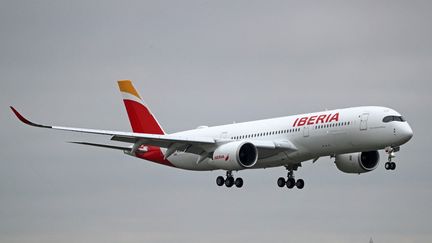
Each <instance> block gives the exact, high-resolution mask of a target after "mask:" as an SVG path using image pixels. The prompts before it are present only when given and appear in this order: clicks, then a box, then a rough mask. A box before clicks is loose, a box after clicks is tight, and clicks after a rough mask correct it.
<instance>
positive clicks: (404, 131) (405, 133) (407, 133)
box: [400, 123, 413, 143]
mask: <svg viewBox="0 0 432 243" xmlns="http://www.w3.org/2000/svg"><path fill="white" fill-rule="evenodd" d="M400 136H401V138H402V140H403V143H406V142H408V141H409V140H410V139H411V138H412V137H413V130H412V129H411V127H410V125H409V124H408V123H405V124H404V126H403V127H402V128H401V129H400Z"/></svg>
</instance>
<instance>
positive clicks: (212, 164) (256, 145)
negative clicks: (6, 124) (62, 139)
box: [10, 80, 413, 189]
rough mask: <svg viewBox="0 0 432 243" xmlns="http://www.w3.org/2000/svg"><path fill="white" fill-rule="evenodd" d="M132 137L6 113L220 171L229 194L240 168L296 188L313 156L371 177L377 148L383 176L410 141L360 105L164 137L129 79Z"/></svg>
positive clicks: (379, 110)
mask: <svg viewBox="0 0 432 243" xmlns="http://www.w3.org/2000/svg"><path fill="white" fill-rule="evenodd" d="M118 86H119V89H120V91H121V94H122V96H123V102H124V105H125V108H126V111H127V114H128V118H129V122H130V125H131V127H132V132H122V131H107V130H97V129H85V128H73V127H62V126H51V125H41V124H37V123H33V122H31V121H30V120H28V119H27V118H25V117H24V116H22V115H21V114H20V113H19V112H18V111H17V110H16V109H15V108H14V107H12V106H11V107H10V108H11V109H12V111H13V113H14V114H15V115H16V117H17V118H18V119H19V120H20V121H21V122H23V123H25V124H27V125H30V126H35V127H40V128H48V129H55V130H63V131H70V132H79V133H88V134H97V135H108V136H111V140H112V141H116V142H118V143H119V142H122V145H124V146H120V145H112V144H98V143H90V142H81V141H79V142H71V143H75V144H81V145H89V146H96V147H102V148H108V149H116V150H121V151H123V152H124V153H125V154H127V155H130V156H133V157H137V158H140V159H144V160H147V161H152V162H155V163H158V164H162V165H165V166H170V167H174V168H180V169H185V170H194V171H212V170H223V171H226V176H225V177H223V176H218V177H217V178H216V184H217V185H218V186H223V185H225V186H226V187H228V188H230V187H233V186H234V185H235V186H236V187H238V188H240V187H242V186H243V179H242V178H241V177H237V178H234V176H233V172H237V173H238V172H239V171H241V170H246V169H263V168H271V167H285V169H286V170H287V171H288V172H287V176H286V177H280V178H278V179H277V185H278V186H279V187H286V188H289V189H292V188H294V187H296V188H298V189H302V188H303V187H304V185H305V183H304V180H303V179H297V180H296V179H295V176H294V171H297V170H298V168H299V167H301V166H302V163H303V162H306V161H310V160H312V162H314V163H315V162H316V161H317V160H318V159H319V158H320V157H327V156H330V158H334V161H335V164H336V167H337V168H338V169H339V170H340V171H342V172H345V173H354V174H361V173H366V172H370V171H373V170H375V169H376V168H377V166H378V164H379V160H380V156H379V152H378V150H384V151H385V152H386V153H387V155H388V161H387V162H386V163H385V169H386V170H394V169H395V168H396V163H395V162H394V161H393V159H394V158H395V153H396V152H398V151H399V150H400V146H401V145H403V144H405V143H407V142H408V141H409V140H410V139H411V138H412V136H413V131H412V129H411V127H410V125H409V124H408V122H407V121H406V120H405V119H404V118H403V117H402V116H401V114H400V113H398V112H397V111H395V110H393V109H390V108H387V107H381V106H361V107H352V108H344V109H335V110H325V111H320V112H314V113H307V114H300V115H292V116H285V117H279V118H273V119H265V120H257V121H249V122H242V123H234V124H228V125H221V126H213V127H208V126H200V127H198V128H196V129H193V130H187V131H181V132H177V133H171V134H167V133H166V132H165V131H164V130H163V128H162V126H161V125H160V124H159V122H158V121H157V120H156V118H155V116H154V115H153V113H152V112H151V111H150V109H149V108H148V106H147V105H146V104H145V103H144V101H143V99H142V98H141V96H140V95H139V94H138V92H137V91H136V89H135V87H134V86H133V83H132V82H131V81H130V80H120V81H118Z"/></svg>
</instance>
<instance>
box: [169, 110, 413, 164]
mask: <svg viewBox="0 0 432 243" xmlns="http://www.w3.org/2000/svg"><path fill="white" fill-rule="evenodd" d="M336 114H337V115H336ZM386 116H401V115H400V114H399V113H398V112H396V111H395V110H393V109H390V108H386V107H378V106H365V107H353V108H345V109H337V110H328V111H321V112H315V113H308V114H301V115H293V116H286V117H280V118H274V119H266V120H258V121H251V122H243V123H235V124H229V125H222V126H215V127H201V128H198V129H194V130H189V131H183V132H179V133H175V134H173V135H179V136H183V137H188V136H191V137H209V138H213V139H215V140H217V141H220V142H221V143H226V142H228V141H237V140H242V141H243V140H244V141H250V142H252V143H253V142H254V141H263V140H264V141H265V140H270V141H281V142H285V141H286V142H289V143H291V144H293V145H294V146H295V147H296V148H297V150H296V151H295V152H292V153H285V152H280V153H277V154H274V155H272V156H270V157H266V156H261V155H259V159H258V162H257V164H256V165H255V166H254V167H253V168H267V167H277V166H284V165H290V164H291V165H292V164H299V163H301V162H303V161H307V160H310V159H314V158H319V157H322V156H332V155H337V154H345V153H354V152H363V151H372V150H381V149H384V148H385V147H387V146H393V147H397V146H400V145H402V144H404V143H406V142H407V141H408V140H409V139H410V138H411V137H412V130H411V128H410V126H409V124H408V123H407V122H405V121H403V122H402V121H401V122H399V121H392V122H384V121H383V118H384V117H386ZM162 151H163V152H164V153H165V151H166V150H165V149H163V150H162ZM197 159H198V155H195V154H191V153H185V152H180V151H177V152H175V153H174V154H172V155H171V156H170V157H169V158H168V160H169V161H170V162H171V163H172V164H173V165H174V166H175V167H178V168H182V169H187V170H215V169H218V168H215V167H214V166H212V165H211V163H209V161H210V160H211V159H206V160H204V161H203V162H201V163H197Z"/></svg>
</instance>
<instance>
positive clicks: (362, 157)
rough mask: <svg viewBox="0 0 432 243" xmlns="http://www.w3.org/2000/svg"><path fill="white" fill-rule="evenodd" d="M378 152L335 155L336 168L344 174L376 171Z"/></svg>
mask: <svg viewBox="0 0 432 243" xmlns="http://www.w3.org/2000/svg"><path fill="white" fill-rule="evenodd" d="M379 158H380V156H379V153H378V151H369V152H360V153H352V154H339V155H336V160H335V163H336V167H337V168H338V169H339V170H340V171H343V172H345V173H357V174H360V173H366V172H369V171H372V170H374V169H376V167H377V166H378V162H379Z"/></svg>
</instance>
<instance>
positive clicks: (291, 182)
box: [286, 178, 296, 189]
mask: <svg viewBox="0 0 432 243" xmlns="http://www.w3.org/2000/svg"><path fill="white" fill-rule="evenodd" d="M295 185H296V182H295V180H294V178H288V180H287V181H286V186H287V187H288V188H289V189H291V188H293V187H294V186H295Z"/></svg>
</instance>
